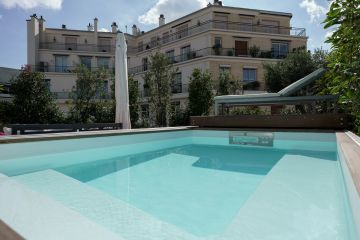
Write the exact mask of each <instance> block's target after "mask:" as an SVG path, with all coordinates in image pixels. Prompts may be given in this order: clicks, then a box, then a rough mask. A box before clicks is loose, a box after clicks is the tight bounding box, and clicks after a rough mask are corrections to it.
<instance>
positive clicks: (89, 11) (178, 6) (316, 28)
mask: <svg viewBox="0 0 360 240" xmlns="http://www.w3.org/2000/svg"><path fill="white" fill-rule="evenodd" d="M208 1H211V2H212V1H213V0H0V67H15V68H19V67H21V66H22V65H23V64H26V19H28V18H29V16H30V15H31V14H33V13H36V14H37V15H38V16H40V15H42V16H43V17H44V18H45V20H46V26H47V27H60V26H61V24H66V25H67V27H68V28H70V29H86V25H87V24H88V23H89V22H91V23H92V21H93V20H92V19H93V18H94V17H97V18H98V19H99V28H102V29H103V30H104V31H106V30H107V29H111V28H110V25H111V23H112V22H113V21H116V22H117V24H118V26H119V27H120V29H121V30H122V31H125V26H126V25H127V26H128V32H131V26H132V25H133V24H137V25H138V26H139V27H140V29H141V30H144V31H147V30H149V29H152V28H154V27H156V26H157V18H158V16H159V14H160V13H164V14H165V18H166V21H167V22H168V21H171V20H174V19H176V18H177V17H180V16H183V15H186V14H188V13H191V12H192V11H194V10H197V9H200V8H201V7H204V6H206V4H207V3H208ZM223 4H224V5H226V6H234V7H244V8H256V9H264V10H272V11H283V12H290V13H293V18H292V21H291V25H292V26H294V27H305V28H306V31H307V35H308V36H309V41H308V47H309V49H310V50H312V49H314V48H320V47H322V48H324V49H328V48H329V46H327V45H326V44H324V40H325V38H326V36H327V35H328V34H329V31H326V30H324V29H323V25H322V24H321V22H322V21H323V19H324V18H325V14H326V12H327V10H328V7H329V1H327V0H251V1H249V0H223Z"/></svg>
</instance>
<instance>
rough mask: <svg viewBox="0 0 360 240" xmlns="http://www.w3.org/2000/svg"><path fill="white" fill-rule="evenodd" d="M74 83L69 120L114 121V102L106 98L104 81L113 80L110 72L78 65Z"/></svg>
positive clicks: (86, 121)
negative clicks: (92, 69)
mask: <svg viewBox="0 0 360 240" xmlns="http://www.w3.org/2000/svg"><path fill="white" fill-rule="evenodd" d="M75 72H76V75H77V79H76V84H75V86H74V88H73V91H72V94H71V98H72V102H71V103H70V104H71V108H70V115H69V121H70V122H77V123H92V122H104V121H106V122H114V121H115V111H114V109H115V103H114V100H113V99H110V100H109V99H108V98H109V96H108V94H106V89H104V82H105V81H109V82H110V83H111V84H113V82H114V78H113V76H112V74H110V73H109V72H108V71H107V70H105V69H98V70H97V71H95V72H92V71H91V70H89V69H88V68H87V67H85V66H83V65H79V66H78V67H77V68H76V70H75Z"/></svg>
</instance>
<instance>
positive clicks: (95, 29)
mask: <svg viewBox="0 0 360 240" xmlns="http://www.w3.org/2000/svg"><path fill="white" fill-rule="evenodd" d="M98 21H99V20H98V19H97V18H94V32H97V31H98Z"/></svg>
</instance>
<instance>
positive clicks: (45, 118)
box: [2, 67, 63, 124]
mask: <svg viewBox="0 0 360 240" xmlns="http://www.w3.org/2000/svg"><path fill="white" fill-rule="evenodd" d="M11 92H12V94H13V97H14V98H13V101H12V103H3V104H2V105H3V107H2V108H3V109H4V108H5V115H6V119H5V121H7V122H9V123H22V124H30V123H57V122H61V121H62V120H63V116H62V114H61V112H60V111H59V109H58V107H57V105H56V103H55V100H54V97H53V95H52V94H51V92H50V90H49V88H48V85H47V84H46V82H45V78H44V75H43V74H42V73H39V72H32V71H31V70H30V68H28V67H25V68H23V69H22V70H21V72H20V74H19V76H18V77H17V78H15V79H13V80H11Z"/></svg>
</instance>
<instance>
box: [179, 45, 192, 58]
mask: <svg viewBox="0 0 360 240" xmlns="http://www.w3.org/2000/svg"><path fill="white" fill-rule="evenodd" d="M190 52H191V49H190V45H189V46H186V47H182V48H181V49H180V53H181V58H182V61H186V60H188V59H190V57H191V56H190Z"/></svg>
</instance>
